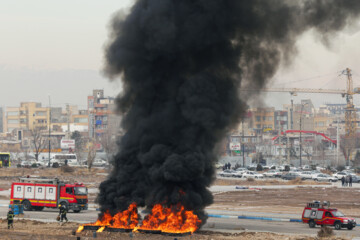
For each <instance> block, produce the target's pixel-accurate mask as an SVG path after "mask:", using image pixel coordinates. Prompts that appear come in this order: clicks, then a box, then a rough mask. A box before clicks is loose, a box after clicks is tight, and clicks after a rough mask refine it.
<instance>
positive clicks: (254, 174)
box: [242, 171, 264, 178]
mask: <svg viewBox="0 0 360 240" xmlns="http://www.w3.org/2000/svg"><path fill="white" fill-rule="evenodd" d="M242 177H243V178H264V175H262V174H260V173H257V172H253V171H246V172H244V173H243V175H242Z"/></svg>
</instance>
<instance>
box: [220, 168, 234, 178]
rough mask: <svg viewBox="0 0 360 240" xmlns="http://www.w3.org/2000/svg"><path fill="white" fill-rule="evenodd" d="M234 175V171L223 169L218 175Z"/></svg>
mask: <svg viewBox="0 0 360 240" xmlns="http://www.w3.org/2000/svg"><path fill="white" fill-rule="evenodd" d="M234 173H235V170H232V169H225V170H224V171H221V172H220V173H219V175H220V176H221V177H232V176H233V174H234Z"/></svg>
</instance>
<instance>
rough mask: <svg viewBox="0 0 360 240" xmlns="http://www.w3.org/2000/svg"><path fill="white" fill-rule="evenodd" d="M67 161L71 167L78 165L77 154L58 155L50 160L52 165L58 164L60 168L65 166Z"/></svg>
mask: <svg viewBox="0 0 360 240" xmlns="http://www.w3.org/2000/svg"><path fill="white" fill-rule="evenodd" d="M65 160H67V161H68V163H67V164H68V165H69V166H74V165H78V161H77V157H76V154H71V153H56V154H54V156H53V157H52V159H51V160H50V163H51V165H53V164H54V163H58V164H59V166H63V165H65Z"/></svg>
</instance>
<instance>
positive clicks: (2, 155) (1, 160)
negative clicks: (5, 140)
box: [0, 152, 11, 168]
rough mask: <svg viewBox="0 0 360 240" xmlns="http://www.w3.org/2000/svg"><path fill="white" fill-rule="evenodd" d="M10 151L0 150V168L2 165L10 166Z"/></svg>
mask: <svg viewBox="0 0 360 240" xmlns="http://www.w3.org/2000/svg"><path fill="white" fill-rule="evenodd" d="M10 166H11V161H10V153H9V152H0V168H2V167H10Z"/></svg>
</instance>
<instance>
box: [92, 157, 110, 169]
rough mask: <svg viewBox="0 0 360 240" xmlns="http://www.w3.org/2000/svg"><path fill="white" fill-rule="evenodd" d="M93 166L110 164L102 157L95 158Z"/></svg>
mask: <svg viewBox="0 0 360 240" xmlns="http://www.w3.org/2000/svg"><path fill="white" fill-rule="evenodd" d="M92 165H93V167H106V166H108V165H109V164H108V162H107V161H105V160H102V159H95V160H94V162H93V164H92Z"/></svg>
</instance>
